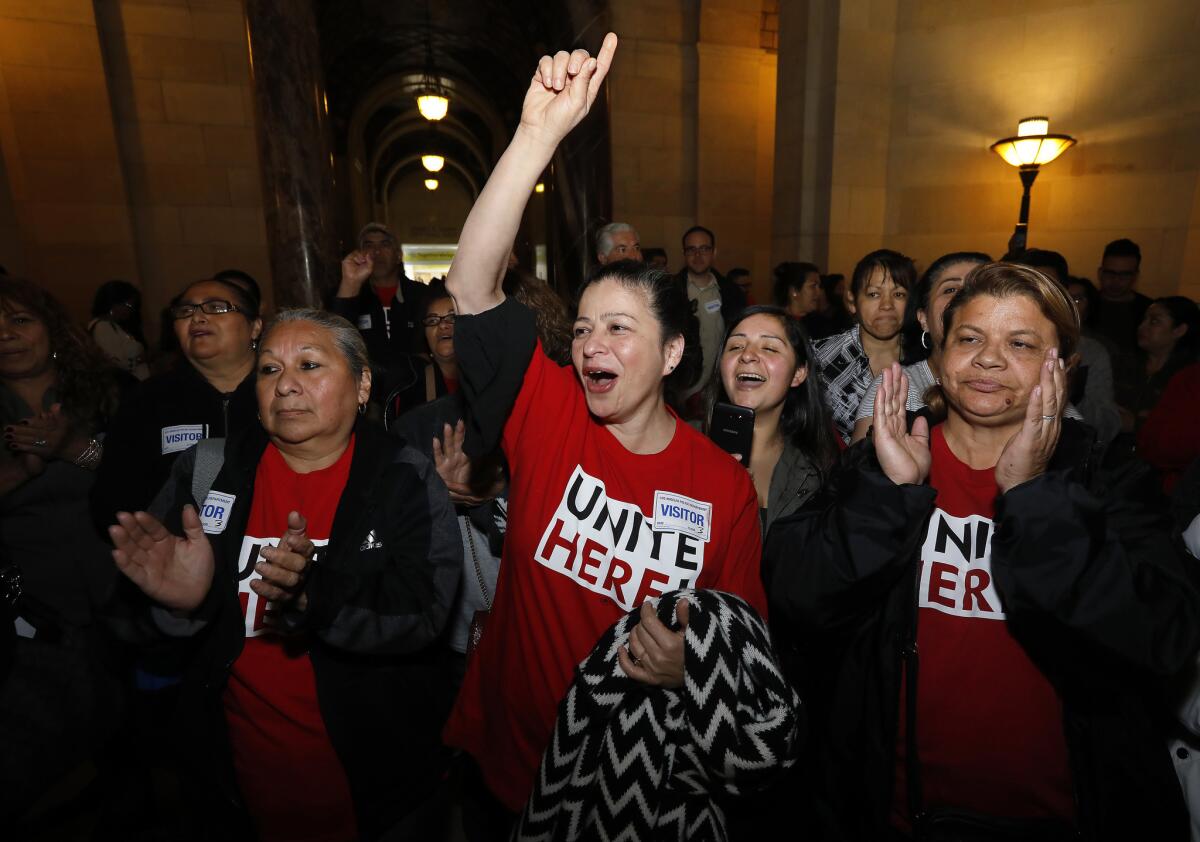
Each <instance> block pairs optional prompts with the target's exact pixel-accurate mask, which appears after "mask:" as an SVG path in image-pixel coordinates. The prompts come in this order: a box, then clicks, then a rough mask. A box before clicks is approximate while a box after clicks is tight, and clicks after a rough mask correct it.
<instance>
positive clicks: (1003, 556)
mask: <svg viewBox="0 0 1200 842" xmlns="http://www.w3.org/2000/svg"><path fill="white" fill-rule="evenodd" d="M1093 442H1094V434H1092V433H1091V431H1090V430H1089V429H1087V428H1086V427H1084V426H1083V425H1081V424H1077V423H1075V422H1071V421H1066V422H1064V424H1063V433H1062V438H1061V439H1060V442H1059V445H1058V448H1057V450H1056V452H1055V454H1054V458H1053V460H1052V463H1051V466H1050V470H1048V471H1047V472H1046V473H1045V474H1043V475H1041V476H1039V477H1036V478H1035V479H1032V480H1030V481H1028V482H1025V483H1022V484H1021V485H1019V486H1017V487H1015V488H1013V489H1011V490H1009V491H1008V492H1007V493H1006V494H1002V495H1000V496H999V498H998V499H997V502H996V517H995V533H994V537H993V539H992V550H991V564H992V574H993V577H994V581H995V585H996V588H997V590H998V592H999V594H1000V597H1001V599H1002V600H1003V602H1004V606H1005V611H1006V614H1007V620H1006V622H1007V623H1008V624H1009V628H1010V629H1011V631H1012V633H1013V635H1014V637H1016V638H1017V640H1018V641H1019V642H1020V643H1021V645H1022V646H1023V647H1024V648H1025V649H1026V651H1027V652H1028V653H1029V655H1030V657H1031V658H1032V660H1033V661H1034V663H1036V664H1037V665H1038V667H1039V668H1040V669H1041V670H1042V671H1043V672H1044V673H1045V675H1046V676H1047V678H1049V680H1050V681H1051V683H1052V684H1053V685H1054V687H1055V689H1056V690H1057V691H1058V693H1059V695H1060V697H1061V699H1062V702H1063V729H1064V734H1065V736H1066V741H1067V745H1068V749H1069V754H1070V762H1071V771H1072V776H1073V784H1074V789H1075V795H1076V801H1077V807H1078V821H1079V832H1080V836H1081V838H1083V839H1087V840H1129V839H1155V840H1171V839H1179V840H1185V839H1187V836H1188V825H1187V813H1186V811H1185V810H1184V806H1183V802H1182V799H1181V796H1180V790H1179V784H1178V782H1177V781H1176V779H1175V774H1174V770H1173V769H1172V767H1171V762H1170V760H1169V758H1168V754H1167V749H1166V744H1165V741H1164V740H1165V729H1164V727H1163V725H1162V723H1161V722H1160V721H1159V714H1160V706H1159V694H1158V691H1159V689H1160V686H1161V684H1162V680H1163V679H1164V678H1166V677H1169V676H1172V675H1174V674H1176V673H1177V672H1178V671H1179V670H1181V669H1182V668H1184V667H1185V666H1187V665H1189V664H1190V663H1191V662H1192V658H1193V656H1194V654H1195V652H1196V648H1197V645H1200V598H1198V597H1197V594H1196V591H1195V590H1193V586H1192V584H1191V583H1190V581H1189V578H1188V574H1187V573H1186V571H1185V569H1184V567H1183V563H1182V559H1181V558H1180V556H1179V555H1178V552H1177V549H1176V547H1175V546H1173V544H1172V538H1171V523H1170V518H1169V514H1168V512H1167V508H1166V505H1165V503H1164V504H1163V505H1161V506H1158V507H1157V508H1152V506H1153V505H1154V504H1153V502H1152V501H1158V500H1160V499H1161V498H1160V497H1159V495H1158V493H1157V490H1156V487H1155V483H1154V478H1153V477H1152V476H1151V474H1150V472H1149V471H1148V470H1146V469H1145V468H1144V466H1134V465H1130V466H1126V467H1125V468H1123V469H1122V470H1121V471H1120V472H1117V473H1115V474H1113V475H1109V476H1105V477H1101V476H1100V475H1098V474H1097V475H1094V476H1093V475H1092V473H1091V465H1090V454H1091V453H1092V444H1093ZM935 496H936V495H935V492H934V489H932V488H930V487H928V486H924V485H921V486H918V485H896V484H895V483H893V482H892V481H891V480H890V479H888V478H887V476H886V475H885V474H884V473H883V472H882V470H881V468H880V467H879V464H878V461H877V460H876V458H875V454H874V448H873V446H872V443H871V440H870V438H869V437H868V439H867V440H865V441H863V442H861V443H860V444H858V445H856V446H855V447H854V448H851V450H850V451H848V452H847V453H846V454H844V455H843V460H842V462H841V463H840V464H839V466H838V467H837V468H836V469H835V472H834V475H833V477H832V479H831V482H830V483H829V484H828V485H827V487H826V488H825V489H824V490H823V491H822V493H821V494H820V495H818V497H817V498H814V500H813V501H812V502H811V503H810V505H808V506H807V507H806V508H805V509H804V510H802V511H801V512H799V513H797V514H796V515H794V516H792V517H790V518H785V519H783V520H781V521H779V522H778V523H776V524H775V526H774V528H773V529H772V530H771V533H770V535H769V537H768V541H767V548H766V558H765V563H764V569H765V570H766V579H767V594H768V596H769V598H770V605H771V618H772V620H773V621H777V622H787V623H790V624H792V629H791V631H792V633H793V634H794V635H795V640H796V641H797V644H798V645H799V646H800V647H801V649H802V652H803V655H804V657H805V659H806V662H807V674H808V677H809V678H808V680H807V681H806V682H805V686H804V687H803V688H802V695H804V697H805V699H806V701H811V702H812V704H811V705H810V710H811V711H812V715H813V722H814V726H815V727H814V728H813V729H812V733H813V734H814V735H816V736H815V741H814V745H813V746H812V748H811V750H812V751H813V752H814V753H813V754H812V756H811V757H810V758H809V761H808V762H809V764H810V768H811V769H812V770H813V773H814V779H815V782H816V790H817V791H816V793H815V797H816V799H817V802H818V805H817V811H816V816H815V820H816V822H817V824H818V825H819V826H820V829H821V831H822V832H821V833H819V834H818V835H817V838H823V839H838V840H842V839H853V840H872V842H873V840H877V839H884V838H889V830H888V815H889V810H890V807H891V802H892V797H893V784H894V771H895V767H894V763H895V742H896V736H897V733H898V732H897V725H898V722H897V720H898V716H899V707H900V704H899V703H900V699H899V694H900V687H901V675H902V672H903V671H904V670H905V668H906V667H907V669H908V670H909V672H908V674H909V676H910V680H912V679H911V676H913V675H917V674H918V673H917V661H918V658H919V652H917V651H916V646H915V644H914V643H913V641H915V639H916V619H917V606H916V596H915V594H916V583H917V581H918V580H917V579H916V576H917V573H918V570H919V568H920V563H921V562H920V549H921V546H922V544H923V541H924V537H925V531H926V527H927V524H928V522H929V519H930V517H931V516H932V513H933V509H934V499H935ZM916 680H917V681H919V680H921V678H919V677H918V678H917V679H916ZM915 726H916V728H918V729H919V728H920V722H917V723H915ZM1013 739H1014V740H1019V739H1021V735H1019V734H1014V735H1013Z"/></svg>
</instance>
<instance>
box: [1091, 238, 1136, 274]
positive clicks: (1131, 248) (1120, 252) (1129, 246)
mask: <svg viewBox="0 0 1200 842" xmlns="http://www.w3.org/2000/svg"><path fill="white" fill-rule="evenodd" d="M1105 257H1132V258H1134V259H1136V260H1137V265H1138V267H1139V268H1140V267H1141V265H1142V250H1141V249H1140V248H1138V244H1137V243H1135V242H1134V241H1133V240H1130V239H1127V238H1125V237H1122V238H1121V239H1119V240H1113V241H1112V242H1111V243H1109V244H1108V245H1106V246H1105V247H1104V254H1103V255H1102V256H1101V258H1100V262H1101V263H1103V262H1104V258H1105Z"/></svg>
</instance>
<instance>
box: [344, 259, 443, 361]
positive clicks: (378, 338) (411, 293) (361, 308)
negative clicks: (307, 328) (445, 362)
mask: <svg viewBox="0 0 1200 842" xmlns="http://www.w3.org/2000/svg"><path fill="white" fill-rule="evenodd" d="M397 291H398V292H399V295H400V297H401V298H403V299H404V300H403V301H401V300H400V299H399V298H393V299H392V306H391V308H390V309H389V312H388V315H389V316H390V317H391V325H392V329H391V336H390V337H389V335H388V328H387V322H386V321H385V320H384V313H383V305H382V304H380V303H379V296H378V295H376V294H375V290H374V289H373V288H372V287H371V282H370V281H367V282H365V283H364V284H363V288H362V289H361V290H360V291H359V293H358V295H357V296H356V297H354V298H337V297H334V298H333V299H331V300H330V302H329V309H330V311H331V312H334V313H337V314H338V315H339V316H341V317H342V318H344V319H346V321H348V322H350V324H352V325H354V326H355V327H356V328H358V332H359V333H361V334H362V337H363V341H364V342H366V343H367V354H368V355H369V356H370V357H371V362H372V363H373V364H375V365H376V366H384V367H387V366H391V365H392V363H394V362H395V361H396V359H397V358H398V357H399V356H401V355H403V354H411V353H418V352H420V351H424V350H426V349H425V347H424V345H425V343H424V336H423V335H422V333H421V324H420V321H421V315H422V310H423V305H424V301H425V292H426V287H425V285H424V284H422V283H419V282H417V281H414V280H411V279H409V278H408V277H407V276H405V275H404V274H403V273H401V275H400V284H399V286H398V288H397Z"/></svg>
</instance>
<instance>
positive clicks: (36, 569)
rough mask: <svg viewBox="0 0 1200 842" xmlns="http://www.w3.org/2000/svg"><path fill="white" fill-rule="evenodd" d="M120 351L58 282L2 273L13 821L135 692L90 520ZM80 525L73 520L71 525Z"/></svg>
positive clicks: (0, 363) (7, 821) (2, 528)
mask: <svg viewBox="0 0 1200 842" xmlns="http://www.w3.org/2000/svg"><path fill="white" fill-rule="evenodd" d="M115 400H116V387H115V383H114V373H113V369H112V368H111V366H110V364H109V363H108V361H107V360H106V359H105V358H104V356H103V355H102V354H101V353H100V351H99V350H98V349H97V348H96V347H95V345H93V344H92V343H91V341H90V340H89V339H88V338H87V336H86V335H85V334H84V333H83V332H82V331H81V330H79V329H78V328H77V327H75V326H74V325H73V324H72V323H71V322H70V320H69V318H68V317H67V314H66V312H65V311H64V310H63V308H62V305H61V304H59V303H58V301H56V300H55V299H54V297H53V296H52V295H50V293H48V292H47V291H45V290H44V289H42V288H41V287H39V286H37V285H35V284H33V283H30V282H28V281H23V280H18V279H15V278H0V421H3V426H4V439H5V445H6V446H5V447H3V448H0V614H2V615H3V616H2V617H0V623H2V626H0V628H3V631H2V632H0V634H2V635H4V636H5V637H4V641H5V642H4V650H5V654H4V657H3V662H2V663H0V745H3V746H4V751H3V752H0V824H2V825H4V826H12V822H13V821H15V820H17V819H18V818H19V817H20V815H21V813H22V811H23V810H25V809H27V808H28V807H29V805H30V804H32V803H33V802H34V801H35V800H36V798H37V796H38V795H40V794H41V793H42V792H43V791H44V790H45V789H46V788H47V787H48V786H50V785H52V784H53V783H54V782H55V780H56V779H57V778H58V777H61V776H62V775H63V774H64V773H65V772H67V771H69V770H70V769H71V768H72V767H73V766H74V765H76V764H78V763H79V762H80V761H81V760H82V759H84V758H86V757H87V756H88V755H89V753H91V752H92V751H94V750H95V749H96V748H98V747H99V746H100V744H101V742H102V741H103V740H104V739H105V737H106V736H107V735H108V734H109V733H111V730H112V726H114V725H115V724H116V720H117V716H118V713H119V710H120V707H121V702H122V694H121V689H120V685H119V683H118V681H117V680H116V678H115V677H114V675H115V672H114V671H113V670H112V669H110V668H109V664H110V661H111V654H112V653H111V652H110V650H109V648H108V646H107V645H106V643H105V639H104V638H103V637H102V636H101V635H100V634H99V631H98V627H97V624H96V623H95V617H96V614H97V609H98V607H99V606H100V605H101V604H102V603H103V602H104V601H105V600H106V599H107V597H108V595H109V591H110V589H111V586H112V583H113V579H114V575H113V571H112V568H111V565H110V564H108V563H107V556H108V547H107V545H106V544H105V542H104V541H102V540H101V538H100V536H99V535H97V534H96V533H95V532H93V531H92V530H91V529H89V528H87V526H86V524H87V523H88V520H89V517H88V492H89V491H90V489H91V486H92V483H93V481H94V478H95V474H94V471H95V468H96V466H97V464H98V463H99V461H100V455H101V447H102V445H101V443H100V439H99V436H100V431H101V430H102V429H103V427H104V424H105V419H107V418H108V417H109V416H110V415H111V414H112V411H113V409H114V403H115ZM64 525H67V528H64Z"/></svg>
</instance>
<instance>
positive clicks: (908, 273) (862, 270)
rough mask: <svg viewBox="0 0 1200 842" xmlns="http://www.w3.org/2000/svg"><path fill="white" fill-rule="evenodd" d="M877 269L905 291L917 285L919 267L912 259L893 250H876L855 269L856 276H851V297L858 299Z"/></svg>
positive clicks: (859, 262)
mask: <svg viewBox="0 0 1200 842" xmlns="http://www.w3.org/2000/svg"><path fill="white" fill-rule="evenodd" d="M876 269H882V270H883V271H884V272H886V273H887V275H888V276H889V277H890V278H891V279H892V283H894V284H895V285H896V286H898V287H901V288H903V289H907V290H912V288H913V287H915V286H916V285H917V267H916V265H915V264H914V263H913V261H912V258H911V257H905V256H904V255H903V254H901V253H900V252H898V251H892V250H891V249H876V250H875V251H873V252H871V253H870V254H868V255H867V256H866V257H864V258H863V259H862V260H860V261H858V264H857V265H856V266H855V267H854V274H853V275H851V276H850V295H852V296H853V297H855V298H857V297H858V294H859V293H860V292H862V290H863V287H864V286H866V283H867V279H868V278H870V277H871V273H872V272H874V271H875V270H876Z"/></svg>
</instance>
